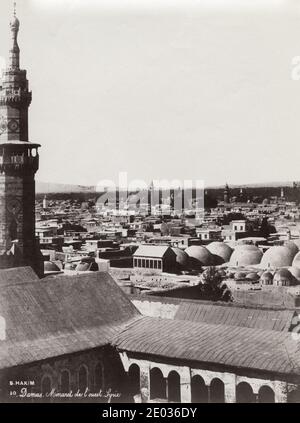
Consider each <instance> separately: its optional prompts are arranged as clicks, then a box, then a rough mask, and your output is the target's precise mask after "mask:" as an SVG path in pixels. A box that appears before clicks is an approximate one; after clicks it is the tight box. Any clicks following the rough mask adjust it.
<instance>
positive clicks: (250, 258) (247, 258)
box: [230, 244, 262, 267]
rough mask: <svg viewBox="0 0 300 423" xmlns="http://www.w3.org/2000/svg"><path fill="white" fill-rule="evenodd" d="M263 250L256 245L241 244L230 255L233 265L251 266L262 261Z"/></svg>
mask: <svg viewBox="0 0 300 423" xmlns="http://www.w3.org/2000/svg"><path fill="white" fill-rule="evenodd" d="M261 258H262V252H261V251H260V249H259V248H258V247H256V246H255V245H247V244H246V245H239V246H237V247H236V248H235V250H234V251H233V253H232V255H231V257H230V265H231V266H235V267H238V266H250V265H253V264H258V263H260V261H261Z"/></svg>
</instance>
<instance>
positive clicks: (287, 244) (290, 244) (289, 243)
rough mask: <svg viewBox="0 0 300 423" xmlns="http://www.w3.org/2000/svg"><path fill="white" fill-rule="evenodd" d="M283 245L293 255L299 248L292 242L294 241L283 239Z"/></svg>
mask: <svg viewBox="0 0 300 423" xmlns="http://www.w3.org/2000/svg"><path fill="white" fill-rule="evenodd" d="M284 247H287V248H289V249H290V250H291V252H292V253H293V254H294V256H295V255H296V254H297V253H298V251H299V248H298V246H297V245H296V244H295V243H294V241H285V243H284Z"/></svg>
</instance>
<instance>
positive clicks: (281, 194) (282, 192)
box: [280, 187, 284, 198]
mask: <svg viewBox="0 0 300 423" xmlns="http://www.w3.org/2000/svg"><path fill="white" fill-rule="evenodd" d="M280 197H281V198H284V190H283V187H282V188H281V191H280Z"/></svg>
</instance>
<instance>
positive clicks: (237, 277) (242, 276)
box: [234, 272, 246, 281]
mask: <svg viewBox="0 0 300 423" xmlns="http://www.w3.org/2000/svg"><path fill="white" fill-rule="evenodd" d="M245 277H246V273H244V272H236V273H235V275H234V279H235V280H236V281H240V280H243V279H245Z"/></svg>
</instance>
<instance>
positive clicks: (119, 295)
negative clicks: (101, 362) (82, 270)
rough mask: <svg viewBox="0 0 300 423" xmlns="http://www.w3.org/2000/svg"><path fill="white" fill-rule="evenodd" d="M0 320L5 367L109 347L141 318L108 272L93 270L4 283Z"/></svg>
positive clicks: (0, 351) (0, 346) (0, 352)
mask: <svg viewBox="0 0 300 423" xmlns="http://www.w3.org/2000/svg"><path fill="white" fill-rule="evenodd" d="M0 316H1V317H3V318H4V319H5V323H6V339H5V340H3V341H0V368H4V367H7V366H13V365H19V364H24V363H28V362H31V361H35V360H42V359H46V358H48V357H54V356H57V355H61V354H68V353H71V352H74V351H80V350H85V349H89V348H96V347H98V346H102V345H105V344H108V343H110V341H111V339H112V337H113V336H114V335H115V334H116V333H117V332H118V331H119V330H120V328H122V327H123V325H126V323H127V322H129V321H132V320H133V319H136V318H139V317H140V314H139V312H138V311H137V309H136V308H135V307H134V305H133V304H132V303H131V301H130V300H129V299H128V298H127V296H126V295H125V293H123V291H122V290H121V289H120V288H119V287H118V285H117V284H116V283H115V282H114V280H113V278H112V277H111V276H110V275H109V274H107V273H103V272H94V273H89V274H86V275H85V274H81V275H72V276H66V275H59V276H56V277H52V278H47V279H44V280H39V281H34V282H30V283H23V284H11V285H7V286H5V287H3V289H1V291H0Z"/></svg>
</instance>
